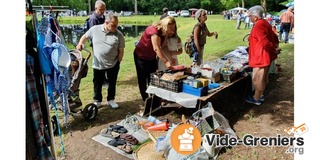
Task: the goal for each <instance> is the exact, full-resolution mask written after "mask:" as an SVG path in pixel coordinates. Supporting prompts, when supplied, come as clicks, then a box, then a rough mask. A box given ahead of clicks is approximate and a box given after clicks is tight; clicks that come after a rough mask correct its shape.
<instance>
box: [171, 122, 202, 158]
mask: <svg viewBox="0 0 320 160" xmlns="http://www.w3.org/2000/svg"><path fill="white" fill-rule="evenodd" d="M170 141H171V145H172V148H173V149H174V150H175V151H176V152H178V153H179V154H182V155H190V154H192V153H194V152H196V151H197V150H198V149H199V147H200V146H201V134H200V132H199V130H198V129H197V128H196V127H194V126H193V125H190V124H181V125H179V126H177V127H176V128H175V129H174V130H173V131H172V135H171V138H170Z"/></svg>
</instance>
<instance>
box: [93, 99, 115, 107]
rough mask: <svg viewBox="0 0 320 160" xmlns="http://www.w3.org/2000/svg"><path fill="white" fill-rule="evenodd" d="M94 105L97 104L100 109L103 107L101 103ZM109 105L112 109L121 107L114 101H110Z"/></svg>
mask: <svg viewBox="0 0 320 160" xmlns="http://www.w3.org/2000/svg"><path fill="white" fill-rule="evenodd" d="M94 104H95V105H96V106H97V107H98V108H100V107H101V102H94ZM108 104H109V105H110V106H111V108H119V105H118V104H117V103H116V102H115V101H114V100H110V101H108Z"/></svg>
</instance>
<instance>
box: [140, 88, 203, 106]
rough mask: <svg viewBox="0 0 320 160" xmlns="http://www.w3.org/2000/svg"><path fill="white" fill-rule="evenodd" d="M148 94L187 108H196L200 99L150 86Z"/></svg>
mask: <svg viewBox="0 0 320 160" xmlns="http://www.w3.org/2000/svg"><path fill="white" fill-rule="evenodd" d="M146 92H147V93H151V94H155V95H156V96H158V97H160V98H163V99H166V100H168V101H172V102H176V103H178V104H180V105H181V106H183V107H186V108H196V106H197V102H198V98H199V97H197V96H194V95H191V94H187V93H183V92H179V93H176V92H172V91H168V90H165V89H162V88H158V87H155V86H149V87H148V89H147V91H146Z"/></svg>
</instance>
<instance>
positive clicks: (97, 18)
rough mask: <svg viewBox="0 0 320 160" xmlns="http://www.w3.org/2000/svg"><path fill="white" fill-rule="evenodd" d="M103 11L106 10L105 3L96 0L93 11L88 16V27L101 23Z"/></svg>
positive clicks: (103, 18) (102, 21)
mask: <svg viewBox="0 0 320 160" xmlns="http://www.w3.org/2000/svg"><path fill="white" fill-rule="evenodd" d="M105 11H106V4H105V3H104V2H103V1H101V0H98V1H96V3H95V6H94V12H93V13H92V15H91V16H90V17H89V21H88V22H89V26H88V27H89V28H91V27H92V26H94V25H98V24H103V23H104V20H105V17H104V12H105ZM89 28H88V29H89Z"/></svg>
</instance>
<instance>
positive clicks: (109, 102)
mask: <svg viewBox="0 0 320 160" xmlns="http://www.w3.org/2000/svg"><path fill="white" fill-rule="evenodd" d="M108 104H109V105H110V106H111V108H118V107H119V105H118V104H117V103H116V102H115V101H114V100H110V101H108Z"/></svg>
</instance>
